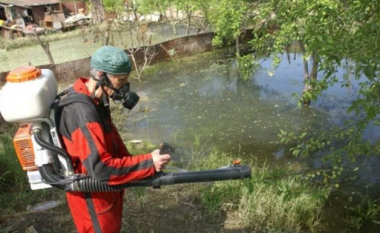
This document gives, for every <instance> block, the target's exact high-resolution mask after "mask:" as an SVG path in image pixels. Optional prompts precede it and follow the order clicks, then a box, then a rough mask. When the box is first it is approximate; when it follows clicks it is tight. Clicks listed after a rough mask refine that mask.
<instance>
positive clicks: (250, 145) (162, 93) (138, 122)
mask: <svg viewBox="0 0 380 233" xmlns="http://www.w3.org/2000/svg"><path fill="white" fill-rule="evenodd" d="M292 57H293V56H292ZM271 64H272V60H271V59H270V58H265V59H261V60H260V68H259V69H258V70H257V71H256V72H254V73H253V74H252V76H251V78H250V79H249V80H247V81H243V80H242V79H241V78H239V73H238V71H237V68H236V60H235V59H234V57H233V55H232V54H230V53H228V52H227V51H224V52H214V53H206V54H202V55H197V56H194V57H190V58H186V59H181V60H179V61H177V62H170V63H163V64H159V65H156V66H154V67H153V69H152V70H149V71H148V72H149V73H148V74H147V75H146V76H145V78H144V80H147V81H144V82H142V83H139V82H133V84H132V85H133V86H132V87H133V88H134V90H136V91H137V92H139V93H142V95H143V98H142V99H143V100H142V101H141V102H140V104H139V105H138V106H139V107H138V108H137V109H135V110H133V111H132V112H130V113H129V114H130V115H131V118H130V120H129V121H128V123H127V124H128V125H127V130H128V131H129V132H130V133H131V134H132V135H133V136H134V137H135V138H136V139H144V140H151V141H153V142H156V143H158V142H159V141H169V142H173V143H175V144H177V145H180V147H184V148H191V146H194V143H195V142H198V143H200V144H201V145H202V144H207V147H208V148H214V147H215V148H217V149H218V150H221V151H227V152H232V153H233V154H236V155H245V154H250V155H252V154H253V155H255V156H260V157H266V158H269V159H270V158H275V159H276V158H277V159H278V158H279V157H282V156H283V155H281V153H277V152H278V151H279V150H280V149H281V148H282V145H281V144H280V142H279V138H278V136H277V135H278V133H279V132H280V130H286V131H292V132H300V131H302V130H304V129H312V130H313V129H314V130H320V129H321V128H328V127H330V126H332V125H341V124H342V123H343V121H344V120H346V119H347V118H349V117H352V116H350V115H347V114H346V109H347V107H348V106H349V104H350V102H351V101H352V100H353V99H354V98H355V97H356V92H357V90H358V81H355V80H353V81H352V82H353V83H352V86H351V87H350V88H340V87H339V85H336V86H334V87H332V88H330V89H329V90H328V91H326V92H325V93H323V95H322V96H321V97H320V98H319V99H318V100H317V101H316V102H313V103H312V106H311V107H310V108H303V109H299V108H298V107H297V100H296V99H294V98H293V97H292V93H301V91H302V89H303V86H304V84H303V68H302V57H301V56H297V57H296V59H295V60H293V59H292V60H291V61H290V63H289V62H288V60H287V59H286V56H285V55H284V57H283V60H282V62H281V64H280V65H279V67H278V69H276V70H275V71H274V70H273V68H272V67H271ZM344 72H345V71H344V70H343V69H342V70H340V71H339V72H338V76H339V75H340V76H342V75H343V74H344ZM320 75H322V74H320ZM144 99H147V100H148V101H144ZM375 132H376V130H375V129H374V128H372V130H369V131H368V132H367V133H366V135H371V134H373V133H375Z"/></svg>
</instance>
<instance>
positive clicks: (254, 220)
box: [193, 151, 330, 233]
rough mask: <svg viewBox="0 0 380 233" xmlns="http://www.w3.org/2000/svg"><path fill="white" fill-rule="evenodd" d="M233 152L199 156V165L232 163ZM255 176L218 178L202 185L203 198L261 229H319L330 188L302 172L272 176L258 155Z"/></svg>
mask: <svg viewBox="0 0 380 233" xmlns="http://www.w3.org/2000/svg"><path fill="white" fill-rule="evenodd" d="M231 158H232V156H231V155H228V154H224V153H219V152H217V151H214V152H212V153H211V154H210V155H209V156H208V157H207V158H203V159H200V160H197V161H196V162H195V164H194V165H193V166H194V168H197V169H215V168H217V167H221V166H225V165H226V164H231V163H232V159H231ZM243 163H244V164H247V163H249V164H251V168H252V179H251V180H245V181H228V182H216V183H215V184H214V185H213V186H212V187H211V188H210V187H204V188H203V189H202V201H203V202H204V204H206V205H207V206H208V208H209V210H210V211H212V212H213V211H217V210H220V209H225V208H228V209H230V210H231V211H234V212H236V214H237V215H239V216H240V219H241V224H242V225H243V226H245V227H247V228H249V229H252V230H255V231H257V232H292V233H297V232H303V230H304V229H305V228H307V229H310V230H313V229H315V228H316V227H317V226H318V224H319V223H320V220H321V210H322V208H323V206H324V205H325V202H326V200H327V198H328V196H329V193H330V191H329V189H328V188H324V187H318V186H316V185H314V184H312V183H310V182H307V181H305V180H304V179H303V178H302V177H300V176H288V177H287V176H284V177H278V176H276V178H274V179H272V177H273V176H274V173H273V171H271V169H269V167H268V166H266V165H260V164H259V163H258V162H257V161H255V160H254V159H253V160H252V161H245V162H244V161H243Z"/></svg>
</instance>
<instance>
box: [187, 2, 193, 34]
mask: <svg viewBox="0 0 380 233" xmlns="http://www.w3.org/2000/svg"><path fill="white" fill-rule="evenodd" d="M188 8H190V7H188ZM186 14H187V27H186V35H189V34H190V22H191V14H192V12H191V10H190V9H189V10H187V11H186Z"/></svg>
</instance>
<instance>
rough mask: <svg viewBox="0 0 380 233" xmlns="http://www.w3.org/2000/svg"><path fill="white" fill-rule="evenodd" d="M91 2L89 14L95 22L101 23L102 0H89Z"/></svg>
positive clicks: (102, 12)
mask: <svg viewBox="0 0 380 233" xmlns="http://www.w3.org/2000/svg"><path fill="white" fill-rule="evenodd" d="M90 3H91V4H92V9H91V14H92V19H93V21H94V22H95V23H101V22H103V21H104V16H105V15H104V13H105V11H104V6H103V2H102V0H90Z"/></svg>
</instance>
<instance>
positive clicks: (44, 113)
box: [0, 66, 58, 122]
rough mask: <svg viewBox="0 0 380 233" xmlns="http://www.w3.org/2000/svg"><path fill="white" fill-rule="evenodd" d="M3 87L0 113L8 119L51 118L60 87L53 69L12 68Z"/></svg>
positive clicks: (9, 120)
mask: <svg viewBox="0 0 380 233" xmlns="http://www.w3.org/2000/svg"><path fill="white" fill-rule="evenodd" d="M6 80H7V83H6V84H5V85H4V87H3V88H2V89H1V90H0V112H1V115H2V116H3V118H4V120H5V121H7V122H32V121H33V120H35V119H37V118H48V117H49V110H50V107H51V105H52V103H53V102H54V99H55V97H56V95H57V91H58V87H57V81H56V79H55V75H54V74H53V72H52V71H51V70H47V69H41V70H40V69H37V68H36V67H33V66H28V67H20V68H17V69H15V70H13V71H11V72H10V73H9V74H8V76H7V78H6Z"/></svg>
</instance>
